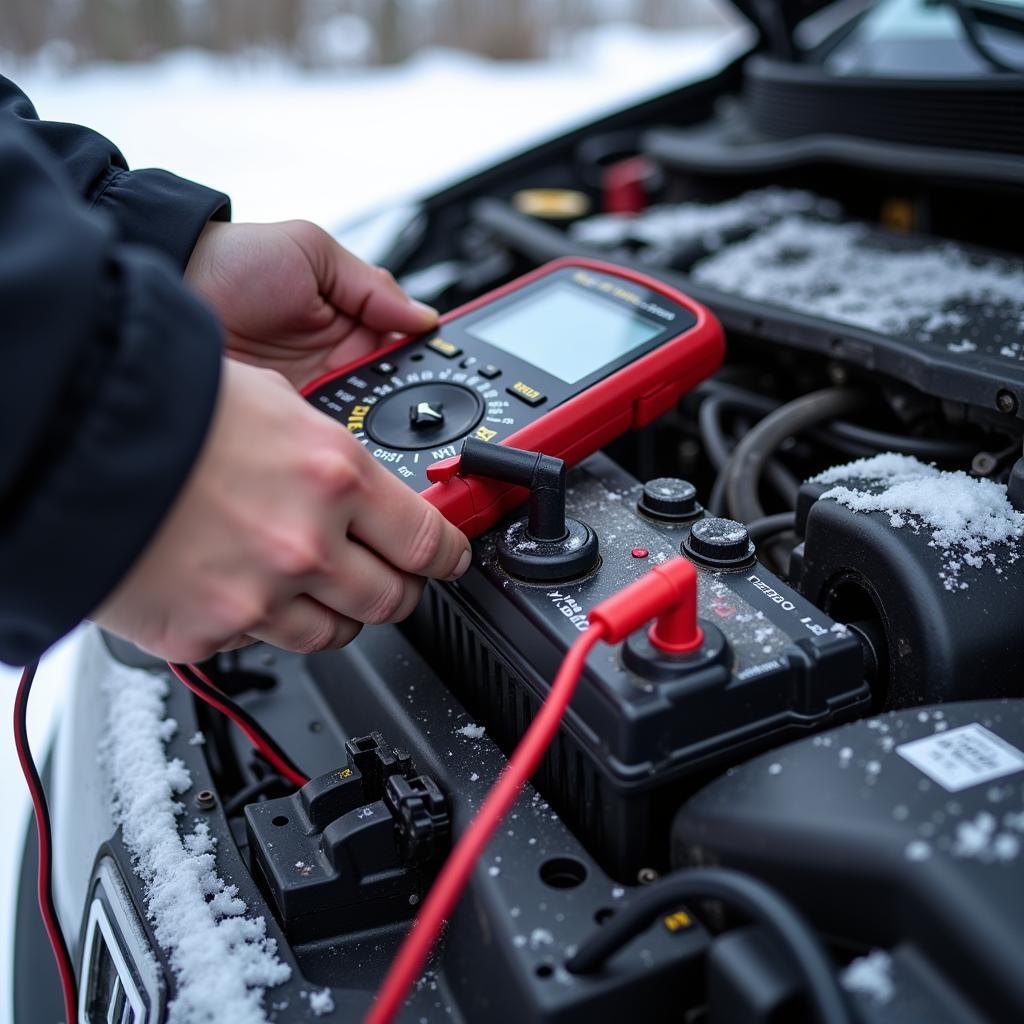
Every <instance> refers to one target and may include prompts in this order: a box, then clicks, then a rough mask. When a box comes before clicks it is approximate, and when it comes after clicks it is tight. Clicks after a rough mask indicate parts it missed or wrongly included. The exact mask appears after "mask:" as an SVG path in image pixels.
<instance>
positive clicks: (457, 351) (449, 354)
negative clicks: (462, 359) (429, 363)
mask: <svg viewBox="0 0 1024 1024" xmlns="http://www.w3.org/2000/svg"><path fill="white" fill-rule="evenodd" d="M427 348H432V349H433V350H434V351H435V352H440V353H441V355H443V356H444V357H445V359H454V358H455V357H456V356H461V355H462V349H461V348H459V346H458V345H453V344H452V343H451V342H450V341H445V340H444V338H431V339H430V341H428V342H427Z"/></svg>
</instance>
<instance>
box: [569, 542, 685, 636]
mask: <svg viewBox="0 0 1024 1024" xmlns="http://www.w3.org/2000/svg"><path fill="white" fill-rule="evenodd" d="M589 618H590V621H591V622H600V623H601V624H602V625H603V626H604V628H605V640H606V641H608V642H609V643H618V642H619V641H621V640H625V639H626V637H627V636H629V634H630V633H635V632H636V631H637V630H638V629H640V627H641V626H642V625H643V624H644V623H645V622H649V621H650V620H651V619H654V622H653V624H652V625H651V628H650V630H649V631H648V633H647V636H648V638H649V639H650V641H651V643H652V644H653V646H655V647H656V648H657V649H658V650H659V651H665V652H666V653H668V654H689V653H691V652H692V651H695V650H697V649H698V648H699V647H700V645H701V644H702V643H703V642H704V631H703V630H702V629H701V628H700V626H699V625H698V624H697V570H696V569H694V567H693V563H692V562H689V561H687V560H686V559H685V558H674V559H673V560H672V561H671V562H665V563H664V565H656V566H654V568H652V569H651V571H650V572H649V573H647V574H646V575H644V576H641V577H640V579H638V580H637V581H636V582H635V583H631V584H630V585H629V586H628V587H626V589H625V590H620V591H619V593H617V594H613V595H612V596H611V597H609V598H608V599H607V600H605V601H602V602H601V603H600V604H599V605H598V606H597V607H596V608H595V609H594V610H593V611H592V612H591V613H590V616H589Z"/></svg>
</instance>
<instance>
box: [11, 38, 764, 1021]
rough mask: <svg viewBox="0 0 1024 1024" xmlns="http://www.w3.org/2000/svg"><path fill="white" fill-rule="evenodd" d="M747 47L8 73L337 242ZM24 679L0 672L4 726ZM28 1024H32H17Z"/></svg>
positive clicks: (18, 828)
mask: <svg viewBox="0 0 1024 1024" xmlns="http://www.w3.org/2000/svg"><path fill="white" fill-rule="evenodd" d="M742 45H744V37H743V34H742V32H730V33H728V34H724V33H722V32H707V31H705V32H691V33H685V34H683V33H679V34H673V33H666V32H659V33H657V34H654V33H645V32H640V31H637V30H633V29H628V28H623V27H615V28H605V29H602V30H600V31H598V32H595V33H593V34H592V35H590V36H589V37H588V38H587V39H586V40H584V41H582V42H581V44H580V45H578V46H577V48H576V50H577V56H575V57H573V58H572V59H571V60H566V61H562V62H558V63H555V62H551V63H543V64H525V63H524V64H502V65H496V64H492V63H489V62H486V61H482V60H479V59H476V58H473V57H467V56H464V55H460V54H453V53H440V52H434V53H428V54H424V55H421V56H420V57H418V58H417V59H416V60H414V61H412V62H410V63H409V64H407V65H405V66H403V67H399V68H391V69H373V70H366V71H361V72H349V73H345V74H325V73H318V74H299V73H297V72H295V71H293V70H289V69H287V68H283V67H281V66H275V65H266V64H264V65H260V66H255V65H251V64H250V65H247V66H241V65H237V64H235V65H224V64H218V63H216V62H213V61H211V60H209V59H207V58H205V57H202V56H199V55H195V54H182V55H178V56H175V57H172V58H168V59H165V60H163V61H161V62H159V63H155V64H152V65H147V66H145V67H138V68H128V67H98V68H93V69H89V70H86V71H83V72H80V73H77V74H75V75H72V76H68V77H60V76H57V75H55V74H53V73H50V72H47V71H46V70H44V69H38V68H37V69H33V70H24V71H22V72H21V73H19V72H18V71H17V69H12V68H5V69H3V70H4V73H5V74H8V75H10V76H11V77H13V78H15V80H16V81H18V83H19V84H20V85H21V86H22V87H23V88H24V89H25V90H26V92H28V94H29V95H30V96H31V97H32V99H33V100H34V102H35V103H36V106H37V108H38V109H39V112H40V115H41V116H43V117H46V118H51V119H54V120H62V121H74V122H82V123H85V124H88V125H91V126H92V127H94V128H96V129H97V130H99V131H101V132H103V133H104V134H106V135H108V136H109V137H110V138H112V139H114V140H115V141H116V142H117V144H118V145H119V146H120V147H121V149H122V150H123V151H124V153H125V155H126V156H127V158H128V160H129V163H130V164H132V165H133V166H138V167H144V166H163V167H167V168H169V169H171V170H174V171H176V172H177V173H180V174H183V175H185V176H188V177H192V178H195V179H197V180H199V181H202V182H204V183H206V184H209V185H212V186H215V187H217V188H220V189H223V190H224V191H226V192H229V193H230V194H231V196H232V199H233V201H234V211H235V219H236V220H275V219H284V218H288V217H305V218H309V219H311V220H315V221H318V222H319V223H321V224H323V225H325V226H327V227H336V226H337V225H338V224H339V223H340V222H342V221H344V220H345V219H348V218H351V217H354V216H357V215H359V214H361V213H363V212H366V211H368V210H370V209H372V208H373V207H375V206H378V205H381V204H384V203H387V202H390V201H393V200H396V199H399V198H402V197H404V196H408V195H410V194H415V193H417V192H421V191H424V190H428V189H430V188H432V187H434V186H437V185H439V184H442V183H444V182H445V181H448V180H453V179H455V178H458V177H460V176H462V175H464V174H466V173H468V172H470V171H472V170H473V169H474V168H475V167H478V166H483V165H486V164H487V163H489V162H492V161H494V160H495V159H497V158H500V157H501V156H502V155H504V154H506V153H510V152H513V151H515V150H517V149H520V148H522V147H524V146H526V145H529V144H530V143H532V142H535V141H537V140H540V139H542V138H544V137H546V136H550V135H552V134H555V133H557V132H559V131H561V130H564V129H565V128H567V127H569V126H572V125H574V124H577V123H580V122H582V121H584V120H587V119H590V118H592V117H595V116H598V115H600V114H601V113H603V112H605V111H608V110H612V109H615V108H616V107H619V106H622V105H624V104H625V103H627V102H629V101H630V100H638V99H641V98H643V97H645V96H647V95H654V94H656V93H658V92H660V91H663V90H664V89H666V88H669V87H671V86H672V85H674V84H678V83H682V82H684V81H686V80H689V79H693V78H696V77H698V76H699V75H701V74H702V73H704V72H710V71H711V70H713V68H715V67H716V66H718V65H719V64H720V63H722V62H723V61H724V59H725V56H726V54H727V53H731V52H736V51H737V50H738V49H739V48H740V47H742ZM75 648H76V640H75V638H74V637H72V638H71V639H69V640H68V641H66V642H65V643H63V644H61V645H60V646H59V647H58V648H57V649H55V650H54V651H53V652H52V653H51V654H50V655H49V656H48V657H47V658H46V660H45V661H44V663H43V666H42V668H41V670H40V674H39V678H38V681H37V683H36V686H35V688H34V690H33V695H32V706H31V712H30V722H29V726H30V732H31V735H32V741H33V747H34V749H35V750H36V751H37V752H38V756H39V758H40V760H41V758H42V755H43V751H44V750H45V747H46V743H47V740H48V737H49V736H50V735H51V733H52V729H53V727H54V724H55V721H56V714H57V709H58V708H59V706H60V704H61V703H62V694H63V692H64V690H65V689H66V687H67V685H68V678H69V676H70V674H71V672H72V670H73V663H74V656H75ZM16 682H17V674H16V673H15V672H14V671H13V670H7V669H4V668H3V667H0V711H2V715H0V720H2V721H4V722H8V721H9V720H10V709H11V705H12V702H13V696H14V690H15V686H16ZM0 797H2V798H3V803H4V806H5V807H7V808H8V814H7V820H8V821H9V822H15V827H14V828H8V829H6V830H4V833H3V836H2V838H0V1024H7V1022H8V1021H9V1020H10V1014H11V1009H10V1006H9V1004H8V999H9V996H8V995H7V993H9V992H10V985H9V984H8V978H9V974H8V972H9V970H10V956H11V942H10V940H11V936H10V929H9V928H5V927H4V926H3V924H4V922H7V921H9V920H10V919H11V915H12V912H13V911H12V909H11V908H12V895H13V886H14V877H15V867H16V863H17V858H18V853H19V851H20V844H21V838H22V834H23V829H24V823H25V822H26V820H27V816H28V801H27V799H26V797H25V796H24V793H23V786H22V783H21V778H20V773H19V771H18V767H17V761H16V758H15V756H14V744H13V740H12V739H11V738H10V733H9V728H6V729H5V730H4V731H3V733H0ZM18 1024H25V1022H18Z"/></svg>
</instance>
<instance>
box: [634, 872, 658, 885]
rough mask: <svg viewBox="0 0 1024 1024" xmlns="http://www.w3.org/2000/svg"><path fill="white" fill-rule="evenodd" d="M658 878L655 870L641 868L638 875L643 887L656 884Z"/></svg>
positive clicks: (637, 877) (637, 878)
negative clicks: (652, 883)
mask: <svg viewBox="0 0 1024 1024" xmlns="http://www.w3.org/2000/svg"><path fill="white" fill-rule="evenodd" d="M658 877H659V876H658V872H657V871H655V870H654V868H641V869H640V870H639V871H638V872H637V873H636V880H637V881H638V882H639V883H640V884H641V885H650V884H651V882H656V881H657V880H658Z"/></svg>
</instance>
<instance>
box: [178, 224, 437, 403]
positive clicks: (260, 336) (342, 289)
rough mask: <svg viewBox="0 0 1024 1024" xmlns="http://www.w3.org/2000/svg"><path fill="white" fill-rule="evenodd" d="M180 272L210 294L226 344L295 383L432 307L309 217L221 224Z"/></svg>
mask: <svg viewBox="0 0 1024 1024" xmlns="http://www.w3.org/2000/svg"><path fill="white" fill-rule="evenodd" d="M185 279H186V280H187V281H188V282H189V284H191V286H192V287H193V288H194V289H195V290H196V291H197V292H198V293H199V294H200V295H202V296H203V298H204V299H206V301H207V302H209V303H210V305H211V306H213V308H214V309H215V310H216V312H217V315H218V316H219V318H220V321H221V323H222V325H223V327H224V331H225V333H226V335H227V347H228V353H229V354H230V355H232V356H233V357H235V358H236V359H240V360H242V361H244V362H247V363H253V364H256V365H258V366H265V367H268V368H270V369H273V370H278V371H279V372H280V373H282V374H284V376H285V377H287V378H288V379H289V380H290V381H291V383H292V384H293V385H295V386H296V387H301V386H302V385H303V384H306V383H308V382H309V381H310V380H312V379H314V378H315V377H317V376H319V375H320V374H322V373H326V372H327V371H328V370H334V369H337V368H338V367H339V366H342V365H344V364H345V363H347V362H350V361H351V360H353V359H358V358H359V357H360V356H364V355H366V353H367V352H370V351H372V350H373V349H375V348H377V347H378V346H379V345H380V344H381V343H382V342H383V341H386V340H388V337H389V335H390V334H391V333H392V332H400V333H409V334H413V333H417V332H420V331H426V330H429V329H430V328H431V327H433V326H434V324H436V323H437V313H436V311H435V310H433V309H431V308H430V307H429V306H424V305H423V304H422V303H420V302H416V301H415V300H414V299H411V298H409V297H408V296H407V295H406V294H405V293H404V292H403V291H402V289H401V288H399V287H398V285H397V284H396V283H395V279H394V278H393V277H392V276H391V275H390V274H389V273H388V272H387V271H386V270H382V269H381V268H379V267H371V266H369V265H368V264H366V263H364V262H363V261H362V260H360V259H359V258H358V257H356V256H353V255H352V253H350V252H348V250H346V249H343V248H342V247H341V246H340V245H338V243H337V242H335V241H334V239H333V238H331V236H330V235H328V234H327V232H326V231H323V230H322V229H321V228H318V227H317V226H316V225H315V224H310V223H309V222H308V221H301V220H293V221H286V222H284V223H282V224H225V223H221V222H217V221H211V222H210V223H209V224H207V226H206V227H205V229H204V230H203V233H202V234H201V235H200V236H199V241H198V242H197V243H196V247H195V249H194V250H193V251H192V257H191V259H190V260H189V263H188V266H187V267H186V269H185Z"/></svg>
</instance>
